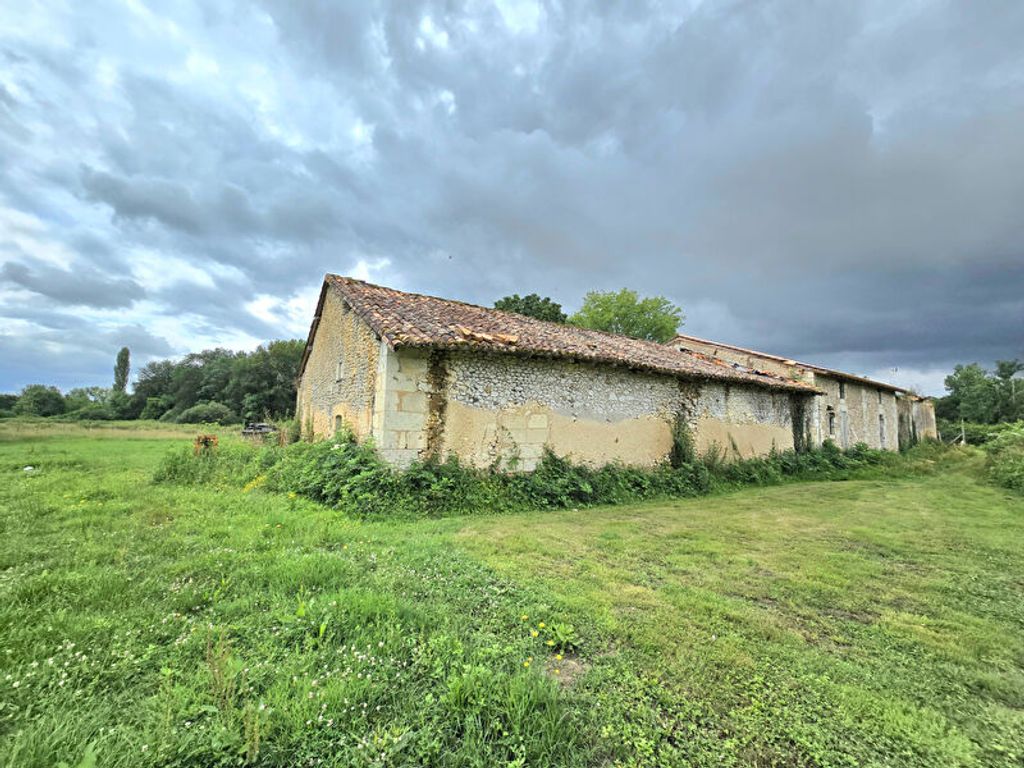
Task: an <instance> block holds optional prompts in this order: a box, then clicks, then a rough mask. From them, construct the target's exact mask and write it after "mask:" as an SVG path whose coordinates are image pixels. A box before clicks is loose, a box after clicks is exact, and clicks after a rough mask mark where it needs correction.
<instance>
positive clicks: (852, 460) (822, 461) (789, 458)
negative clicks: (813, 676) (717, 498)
mask: <svg viewBox="0 0 1024 768" xmlns="http://www.w3.org/2000/svg"><path fill="white" fill-rule="evenodd" d="M687 440H688V438H687V437H686V433H685V431H681V432H680V437H679V439H678V440H677V445H676V448H675V449H674V450H673V454H672V459H671V461H668V462H666V463H665V464H663V465H661V466H658V467H655V468H651V469H642V468H637V467H629V466H624V465H621V464H607V465H605V466H603V467H589V466H584V465H581V464H575V463H573V462H571V461H569V460H568V459H565V458H561V457H559V456H556V455H554V454H553V453H551V452H550V451H547V452H545V454H544V456H543V458H542V460H541V462H540V464H539V465H538V466H537V468H536V469H534V470H533V471H530V472H519V473H504V472H500V471H498V470H496V469H493V468H492V469H474V468H471V467H467V466H465V465H463V464H461V463H460V462H459V461H458V459H457V458H456V457H455V456H454V455H450V456H449V457H448V458H447V459H446V460H444V461H439V460H436V459H432V460H428V461H422V462H416V463H414V464H412V465H411V466H410V467H408V468H406V469H402V470H399V469H395V468H394V467H392V466H390V465H389V464H387V463H386V462H384V461H383V460H382V459H381V458H380V457H379V456H378V455H377V453H376V452H375V451H374V449H373V447H372V446H371V445H369V444H365V443H363V444H360V443H357V442H356V441H355V440H354V439H353V438H352V437H351V436H350V435H343V436H341V437H338V438H335V439H333V440H326V441H322V442H317V443H295V444H292V445H286V446H265V447H260V448H253V447H249V446H245V445H232V446H228V447H226V448H218V449H216V450H211V451H208V452H201V453H198V454H196V453H194V452H192V451H190V450H187V449H178V450H175V451H172V452H170V453H169V454H168V456H167V457H165V459H164V460H163V462H162V463H161V464H160V466H159V468H158V469H157V471H156V473H155V475H154V480H155V481H157V482H160V483H177V484H185V485H190V484H227V485H234V486H239V485H241V486H243V487H245V488H246V490H256V489H258V488H265V489H266V490H271V491H278V492H283V493H289V494H294V495H296V496H304V497H306V498H309V499H312V500H313V501H316V502H318V503H321V504H325V505H327V506H330V507H333V508H336V509H341V510H344V511H345V512H347V513H349V514H353V515H356V516H359V517H363V518H377V517H399V518H412V517H449V516H453V515H464V514H474V513H482V512H512V511H517V510H519V511H521V510H532V509H571V508H579V507H592V506H596V505H601V504H626V503H632V502H637V501H648V500H652V499H671V498H690V497H694V496H703V495H707V494H710V493H714V492H719V491H725V490H730V489H735V488H740V487H744V486H768V485H778V484H780V483H783V482H786V481H791V480H832V479H850V478H853V477H860V476H867V475H870V474H871V473H875V474H879V475H883V474H900V473H922V472H928V471H930V467H929V464H928V461H927V460H925V461H923V462H922V457H926V456H941V455H943V454H944V453H946V452H948V451H951V450H955V449H949V448H946V447H944V446H941V445H938V444H935V445H932V444H922V445H921V446H920V447H917V448H914V449H912V450H911V451H909V452H907V453H905V454H895V453H892V452H886V451H877V450H872V449H870V448H868V447H867V446H865V445H857V446H854V447H853V448H851V449H850V450H848V451H841V450H840V449H839V448H837V447H836V446H835V445H834V444H833V443H831V442H826V443H825V445H824V446H823V447H822V448H820V449H817V450H813V451H806V452H801V453H796V452H794V451H781V452H772V453H771V454H770V455H769V456H766V457H758V458H751V459H742V460H738V461H727V460H726V459H725V456H724V454H723V452H722V451H720V450H715V449H714V448H711V449H709V450H707V451H706V452H705V453H704V455H703V456H701V457H699V458H692V446H690V445H689V443H688V442H687ZM685 456H691V461H690V462H685V461H683V460H682V459H683V457H685Z"/></svg>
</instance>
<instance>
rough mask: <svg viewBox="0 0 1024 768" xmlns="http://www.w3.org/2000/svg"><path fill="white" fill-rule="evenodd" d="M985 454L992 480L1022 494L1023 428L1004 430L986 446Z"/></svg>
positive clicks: (1023, 472) (1023, 486) (1023, 479)
mask: <svg viewBox="0 0 1024 768" xmlns="http://www.w3.org/2000/svg"><path fill="white" fill-rule="evenodd" d="M985 452H986V453H987V454H988V469H989V476H990V477H991V478H992V480H993V481H994V482H996V483H998V484H999V485H1001V486H1003V487H1005V488H1010V489H1011V490H1014V491H1017V492H1018V493H1024V427H1017V428H1016V429H1010V430H1004V431H1003V432H1002V433H1001V434H1000V435H999V436H998V437H995V438H993V439H992V440H991V441H990V442H988V443H987V444H986V446H985Z"/></svg>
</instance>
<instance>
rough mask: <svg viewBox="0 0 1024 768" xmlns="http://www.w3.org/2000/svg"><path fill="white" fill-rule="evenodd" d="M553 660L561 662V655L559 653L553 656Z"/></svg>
mask: <svg viewBox="0 0 1024 768" xmlns="http://www.w3.org/2000/svg"><path fill="white" fill-rule="evenodd" d="M555 658H556V659H558V660H559V661H561V660H562V654H560V653H559V654H557V655H556V656H555Z"/></svg>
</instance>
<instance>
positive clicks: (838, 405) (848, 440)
mask: <svg viewBox="0 0 1024 768" xmlns="http://www.w3.org/2000/svg"><path fill="white" fill-rule="evenodd" d="M845 385H846V386H845V390H846V392H845V395H846V396H845V397H842V398H841V397H840V380H839V379H834V378H832V377H830V376H826V375H825V374H823V373H817V374H815V376H814V386H816V387H817V388H818V389H820V390H823V391H824V393H825V394H823V395H819V396H818V397H817V416H818V419H817V428H818V434H817V441H816V442H817V444H818V445H820V444H821V443H823V442H824V441H825V440H832V441H833V442H835V443H836V445H838V446H839V447H840V448H852V447H853V446H854V445H856V444H857V443H866V444H867V445H868V446H870V447H871V448H882V449H885V450H889V451H895V450H898V448H899V439H898V430H899V413H898V410H897V403H896V399H897V398H896V395H895V394H894V393H893V392H891V391H890V390H887V389H878V388H875V387H870V386H867V385H864V384H858V383H855V382H851V381H847V382H845ZM830 407H831V408H832V409H833V412H834V413H835V414H836V418H835V434H834V435H831V434H829V431H828V409H829V408H830ZM879 417H882V419H883V420H884V421H880V420H879ZM883 423H884V426H885V430H884V432H885V434H884V441H883V439H882V437H883V436H882V424H883Z"/></svg>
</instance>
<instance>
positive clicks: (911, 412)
mask: <svg viewBox="0 0 1024 768" xmlns="http://www.w3.org/2000/svg"><path fill="white" fill-rule="evenodd" d="M677 347H685V348H686V349H690V350H693V351H695V352H701V353H703V354H706V355H711V356H714V357H719V358H721V359H723V360H727V361H729V362H732V363H738V364H740V365H745V366H747V367H749V368H756V369H758V370H762V371H768V372H769V373H774V374H775V375H777V376H785V377H786V378H793V379H798V380H800V381H803V382H806V383H807V384H811V385H813V386H814V387H817V388H818V389H820V390H823V391H824V394H823V395H819V396H818V397H817V398H816V402H815V406H814V408H813V411H812V413H811V414H810V421H809V425H810V431H811V436H812V442H813V444H815V445H821V444H822V443H823V442H824V441H825V440H832V441H833V442H835V443H836V444H837V445H839V446H840V447H841V448H850V447H852V446H854V445H856V444H857V443H866V444H867V445H869V446H870V447H872V448H885V449H887V450H893V451H894V450H898V448H899V447H900V446H901V445H904V444H907V443H904V442H903V441H904V440H907V439H909V435H911V434H916V435H917V439H918V440H920V439H923V438H926V437H931V438H934V437H936V436H937V434H938V433H937V432H936V430H935V409H934V405H933V404H932V403H931V402H930V401H926V400H925V401H913V402H911V401H910V400H909V399H908V396H906V395H900V396H899V397H897V395H896V394H895V393H894V392H893V391H892V390H890V389H888V388H885V387H872V386H871V385H869V384H863V383H860V382H855V381H850V380H843V381H845V397H843V398H840V397H839V383H840V381H841V380H840V379H839V378H836V377H832V376H829V375H828V374H827V373H824V372H822V371H816V370H814V369H812V368H806V367H804V366H802V365H798V364H795V363H793V364H790V363H784V362H780V361H779V360H774V359H772V358H769V357H763V356H761V355H758V354H756V353H753V352H750V351H745V350H738V349H733V348H731V347H725V346H720V345H718V344H714V343H709V342H701V341H697V340H693V339H688V340H687V341H686V343H685V344H681V345H677ZM879 395H880V396H881V402H879ZM904 400H905V401H906V402H907V406H906V410H905V411H904V414H903V419H902V420H901V419H900V412H899V404H898V401H904ZM829 407H831V408H832V409H833V412H834V413H835V434H830V433H829V427H828V423H829V422H828V409H829ZM879 416H881V417H882V418H883V419H884V425H885V439H884V444H883V439H882V427H881V423H880V421H879Z"/></svg>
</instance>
